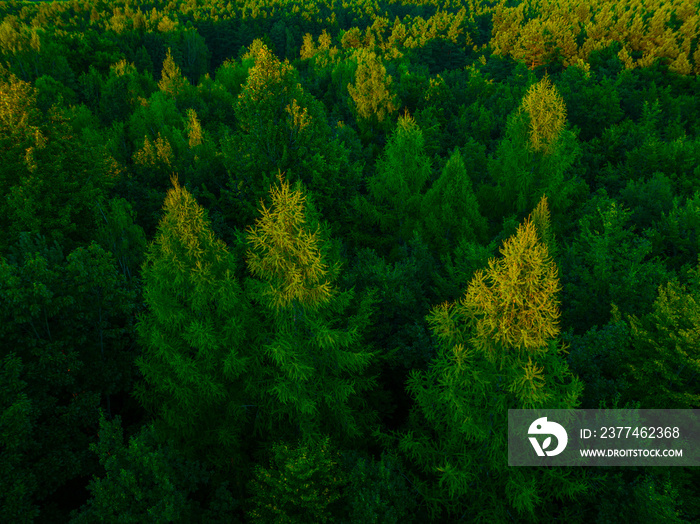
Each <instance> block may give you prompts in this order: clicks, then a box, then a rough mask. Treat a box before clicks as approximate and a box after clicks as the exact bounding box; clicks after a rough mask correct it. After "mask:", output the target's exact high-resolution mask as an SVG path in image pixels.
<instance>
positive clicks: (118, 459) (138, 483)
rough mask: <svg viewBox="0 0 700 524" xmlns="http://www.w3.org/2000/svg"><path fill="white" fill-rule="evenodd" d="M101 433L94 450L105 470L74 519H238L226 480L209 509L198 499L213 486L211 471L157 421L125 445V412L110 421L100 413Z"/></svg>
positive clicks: (77, 522)
mask: <svg viewBox="0 0 700 524" xmlns="http://www.w3.org/2000/svg"><path fill="white" fill-rule="evenodd" d="M98 435H99V439H98V441H97V443H95V444H90V450H91V451H93V452H94V453H95V454H96V455H97V456H98V457H99V461H100V464H101V465H102V467H103V468H104V474H103V475H102V476H93V478H92V479H91V480H90V483H89V485H88V489H89V491H90V492H91V494H92V497H91V498H90V499H89V500H88V502H87V504H85V505H84V506H83V507H82V508H81V509H80V511H76V512H74V513H73V518H72V519H71V523H73V524H83V523H85V524H87V523H91V522H114V523H120V524H131V523H133V524H136V523H138V522H149V523H151V522H152V523H166V522H183V521H186V522H195V521H199V522H202V521H205V522H237V520H236V519H235V516H234V514H233V513H234V511H235V510H236V502H235V500H234V499H233V497H232V496H231V494H230V492H228V490H227V489H226V485H219V489H218V490H217V493H216V494H214V496H213V497H212V499H213V500H212V501H210V503H209V504H211V505H210V508H203V507H202V504H201V503H200V502H199V501H198V500H196V499H195V497H194V496H193V494H194V493H195V492H196V491H197V490H198V489H200V488H202V487H211V485H210V484H209V483H210V481H211V478H212V475H211V472H210V471H208V470H207V469H206V467H205V466H204V465H203V464H202V463H201V462H199V461H196V460H189V459H187V458H185V457H183V456H182V455H181V454H180V453H179V452H178V451H177V449H176V447H175V446H174V445H173V444H172V443H171V442H168V441H167V440H166V439H162V438H161V437H160V436H159V434H158V432H157V431H156V430H155V429H154V427H153V425H152V424H149V425H146V426H144V427H143V428H141V430H140V431H139V432H138V434H136V435H134V436H132V437H131V438H130V439H128V442H127V443H126V444H125V443H124V436H123V430H122V425H121V419H120V417H116V418H115V419H114V420H107V419H106V418H105V417H104V414H101V417H100V427H99V433H98ZM209 504H206V505H209ZM212 506H213V507H214V508H216V509H214V510H213V511H212Z"/></svg>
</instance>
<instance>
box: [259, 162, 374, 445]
mask: <svg viewBox="0 0 700 524" xmlns="http://www.w3.org/2000/svg"><path fill="white" fill-rule="evenodd" d="M279 181H280V186H279V187H275V188H271V194H272V201H273V204H272V207H271V209H270V210H268V209H267V208H265V206H264V205H263V208H262V210H261V214H262V215H263V217H262V218H261V219H259V220H258V221H257V223H256V225H255V227H254V228H249V230H248V233H247V236H246V241H247V243H248V245H249V247H250V249H249V251H248V253H247V255H246V258H247V263H248V268H249V270H250V272H251V273H252V274H253V275H255V276H257V277H258V279H251V280H249V281H248V282H247V285H246V287H247V289H248V290H249V292H250V293H251V295H252V297H253V300H254V301H255V302H257V303H258V304H259V305H260V306H262V311H261V313H262V314H263V315H264V317H265V319H266V336H265V339H264V345H263V347H262V348H261V349H262V352H261V354H260V355H259V356H258V362H259V364H260V369H261V370H262V373H263V378H262V383H263V387H262V388H261V391H260V393H262V395H263V396H262V399H261V401H260V402H261V403H262V404H263V406H262V407H261V408H260V409H261V412H262V414H263V415H264V416H263V417H262V418H263V419H264V420H265V424H267V425H269V427H268V431H269V430H271V429H272V428H278V430H284V428H285V426H287V424H289V425H291V428H293V429H294V430H295V431H294V433H295V436H296V434H298V433H299V432H300V433H301V436H302V437H303V438H304V439H308V438H312V437H317V436H318V435H319V434H320V433H321V432H324V431H325V432H326V434H330V435H332V436H334V437H337V438H338V439H347V438H353V437H357V436H359V435H360V434H362V433H363V432H366V431H367V430H368V427H370V425H371V424H373V423H374V416H375V415H374V413H373V412H371V411H369V410H363V411H364V412H362V413H361V412H360V409H359V408H360V405H361V398H362V397H361V394H362V393H363V392H364V391H367V390H371V389H372V387H373V386H374V378H373V377H371V376H370V375H369V373H368V367H369V366H370V364H371V363H372V361H373V360H374V353H373V352H372V351H371V349H370V347H368V346H367V345H366V344H365V341H364V340H363V339H364V337H363V334H364V333H363V332H364V330H365V329H366V327H367V326H368V325H369V322H370V316H371V313H372V310H373V308H372V305H373V298H372V296H371V295H365V296H363V297H362V298H361V299H360V303H359V304H358V305H357V311H356V312H355V313H354V314H350V315H348V314H347V313H346V316H345V317H344V318H343V316H342V315H343V313H344V312H346V311H347V308H348V307H349V306H350V304H351V301H352V299H353V297H354V292H353V291H352V290H350V291H340V290H339V289H338V288H337V287H336V286H335V285H334V280H335V279H336V278H337V275H338V271H339V267H340V264H339V263H338V259H337V257H338V255H337V252H336V253H335V254H334V253H332V252H331V251H330V249H331V246H332V243H331V242H330V239H329V238H328V229H327V227H323V228H322V229H321V228H320V226H321V224H320V223H319V218H318V215H317V212H316V210H315V208H314V206H313V205H310V206H308V210H307V204H308V202H307V200H306V196H305V194H304V192H303V190H302V188H301V186H300V185H297V187H296V188H295V189H294V190H293V191H291V192H290V189H289V184H288V183H287V182H286V181H285V180H284V179H283V177H282V175H281V174H280V175H279ZM326 257H328V258H329V259H330V260H329V261H328V263H327V262H326ZM334 259H335V260H334ZM263 359H264V360H263ZM283 434H284V433H283Z"/></svg>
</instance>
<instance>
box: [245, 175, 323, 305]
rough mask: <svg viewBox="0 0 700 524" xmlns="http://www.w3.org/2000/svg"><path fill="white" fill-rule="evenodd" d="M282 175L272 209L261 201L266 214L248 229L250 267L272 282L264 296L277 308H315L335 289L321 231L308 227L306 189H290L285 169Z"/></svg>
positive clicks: (262, 213)
mask: <svg viewBox="0 0 700 524" xmlns="http://www.w3.org/2000/svg"><path fill="white" fill-rule="evenodd" d="M277 178H278V180H279V186H278V187H273V188H272V190H271V195H272V207H271V208H269V209H268V208H267V207H265V204H264V203H262V201H261V206H262V207H261V209H260V213H261V215H262V217H260V218H259V219H257V221H256V223H255V227H248V244H249V245H250V249H249V250H248V252H247V254H246V260H247V263H248V268H249V269H250V272H251V273H252V274H253V275H254V276H256V277H259V278H262V279H263V280H265V281H267V283H268V291H267V292H266V293H265V294H266V295H267V297H268V298H269V299H270V303H271V305H272V306H273V307H274V308H275V309H278V308H281V307H286V306H288V305H289V304H290V303H292V302H293V301H294V300H298V301H299V302H300V303H301V304H302V305H305V306H308V307H310V308H312V309H314V308H316V307H318V306H320V305H322V304H324V303H326V302H328V300H329V299H330V297H331V293H332V288H331V284H330V282H329V281H328V279H327V274H328V268H327V266H326V264H324V262H323V259H322V255H321V251H320V249H319V236H318V230H316V231H313V232H312V231H310V230H309V229H308V227H307V226H306V217H305V210H304V203H305V200H306V197H305V196H304V194H303V193H302V191H301V190H300V189H298V188H297V189H295V190H290V188H289V183H288V182H287V181H285V180H284V176H283V175H282V174H281V173H280V174H278V177H277Z"/></svg>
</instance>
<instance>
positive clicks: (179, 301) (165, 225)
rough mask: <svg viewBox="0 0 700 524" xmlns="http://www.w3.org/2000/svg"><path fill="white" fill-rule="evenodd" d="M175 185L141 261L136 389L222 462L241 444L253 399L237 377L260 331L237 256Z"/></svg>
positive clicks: (175, 431) (191, 444) (179, 431)
mask: <svg viewBox="0 0 700 524" xmlns="http://www.w3.org/2000/svg"><path fill="white" fill-rule="evenodd" d="M173 184H174V188H173V189H171V190H170V191H169V192H168V196H167V198H166V200H165V205H164V211H165V216H164V217H163V219H162V220H161V223H160V225H159V227H158V234H157V235H156V238H155V240H154V241H153V242H152V243H151V244H150V245H149V248H148V253H147V255H146V261H145V262H144V264H143V267H142V278H143V283H144V299H145V302H146V305H147V308H148V309H147V311H146V312H145V313H144V314H143V315H141V316H140V318H139V322H138V326H137V330H138V334H139V337H140V341H141V344H142V346H143V350H144V351H143V355H141V356H140V357H139V358H138V359H137V360H136V365H137V366H138V368H139V369H140V370H141V373H142V374H143V377H144V379H145V384H144V383H139V384H137V385H136V395H137V396H138V398H139V400H140V401H141V402H142V404H143V405H144V406H146V407H147V408H148V409H151V410H153V411H154V412H157V413H158V414H159V415H160V416H162V418H163V421H164V423H165V424H166V426H167V427H168V428H169V429H170V431H171V432H172V435H173V436H176V437H177V438H179V439H182V441H183V445H184V446H185V447H186V448H187V449H188V450H190V451H191V450H193V449H196V450H199V451H200V452H201V454H200V455H198V456H201V457H206V459H207V460H209V461H211V462H213V463H215V464H219V465H221V464H223V463H228V462H229V461H230V459H231V458H232V457H233V456H235V455H234V452H235V450H236V449H237V446H240V445H241V442H240V439H239V435H240V432H241V430H242V429H243V426H242V424H243V422H244V421H245V418H246V412H245V409H246V408H245V406H246V405H247V404H248V402H246V401H245V399H246V391H244V389H245V388H241V387H240V384H239V381H240V380H241V377H243V376H245V373H246V372H247V371H248V361H249V358H250V357H249V354H248V353H249V351H250V348H249V346H248V343H249V337H250V336H252V335H253V333H254V331H255V330H254V329H251V326H252V325H251V324H250V316H249V314H248V308H247V302H246V299H245V298H244V296H243V292H242V290H241V288H240V285H239V283H238V281H237V280H236V277H235V272H236V263H235V261H234V259H233V257H232V255H231V254H230V253H229V251H228V249H227V247H226V245H225V244H224V243H223V242H222V241H221V240H218V239H216V238H215V237H214V235H213V233H212V231H211V226H210V223H209V219H208V216H207V215H208V214H207V212H206V210H204V209H203V208H201V207H200V206H199V205H198V204H197V202H196V201H195V200H194V199H193V198H192V196H191V195H190V194H189V193H188V192H187V191H186V190H185V189H183V188H181V187H180V186H179V184H178V183H177V181H176V180H174V181H173ZM146 384H147V385H148V387H146Z"/></svg>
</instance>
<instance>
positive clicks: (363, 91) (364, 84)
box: [347, 49, 399, 131]
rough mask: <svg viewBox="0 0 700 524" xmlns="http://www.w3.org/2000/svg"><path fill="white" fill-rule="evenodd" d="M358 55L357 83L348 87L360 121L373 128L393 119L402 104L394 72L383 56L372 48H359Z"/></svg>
mask: <svg viewBox="0 0 700 524" xmlns="http://www.w3.org/2000/svg"><path fill="white" fill-rule="evenodd" d="M354 57H355V59H356V60H357V71H356V73H355V74H356V77H355V83H354V84H348V86H347V88H348V92H349V93H350V96H351V97H352V100H353V102H354V109H355V111H356V114H357V120H358V123H360V124H361V126H362V128H364V129H365V130H366V131H369V130H371V129H373V128H374V127H375V126H381V125H382V124H384V122H385V121H387V120H390V119H391V116H392V115H393V114H394V113H395V112H396V110H397V109H398V107H399V104H398V101H397V100H396V95H395V94H394V93H393V91H392V88H391V83H392V78H391V75H389V74H387V72H386V67H384V64H383V63H382V59H381V57H379V56H377V55H376V54H375V53H374V51H370V50H368V49H359V50H357V51H356V52H355V53H354Z"/></svg>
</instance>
